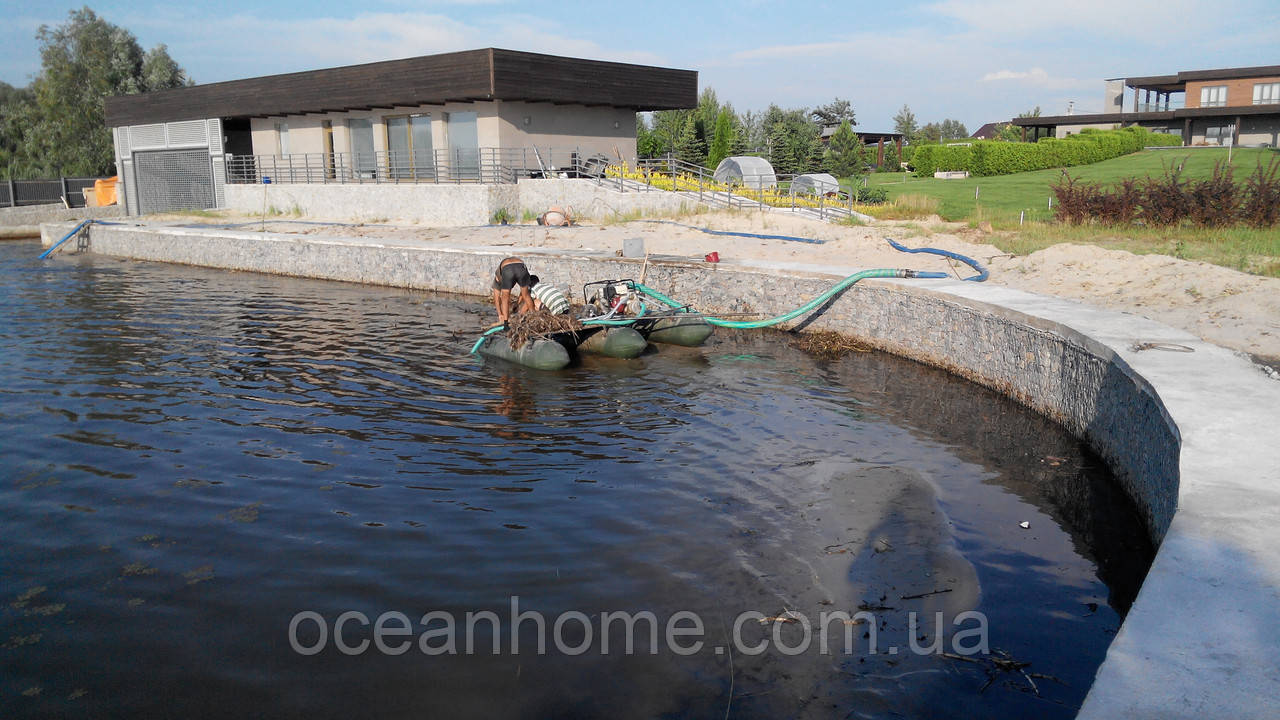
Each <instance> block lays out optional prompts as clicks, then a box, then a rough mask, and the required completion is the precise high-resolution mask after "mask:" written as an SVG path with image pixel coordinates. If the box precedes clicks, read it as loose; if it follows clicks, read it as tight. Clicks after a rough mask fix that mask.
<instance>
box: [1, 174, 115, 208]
mask: <svg viewBox="0 0 1280 720" xmlns="http://www.w3.org/2000/svg"><path fill="white" fill-rule="evenodd" d="M99 179H100V178H68V177H64V178H58V179H57V180H0V207H19V206H23V205H51V204H57V203H61V202H63V199H64V198H65V199H66V203H67V206H68V207H74V208H80V207H84V195H83V194H81V192H80V191H81V190H84V189H85V188H91V187H93V183H94V181H95V180H99Z"/></svg>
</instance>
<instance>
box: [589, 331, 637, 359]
mask: <svg viewBox="0 0 1280 720" xmlns="http://www.w3.org/2000/svg"><path fill="white" fill-rule="evenodd" d="M648 346H649V343H648V341H646V340H645V339H644V336H643V335H641V334H640V333H639V332H636V330H635V329H634V328H630V327H610V328H604V329H603V330H601V331H600V332H596V333H591V334H590V335H588V336H587V337H586V338H584V339H583V340H582V342H581V343H580V344H579V345H578V349H579V350H586V351H587V352H594V353H600V354H601V355H608V356H609V357H615V358H627V359H630V358H633V357H639V355H640V353H642V352H644V349H645V348H646V347H648Z"/></svg>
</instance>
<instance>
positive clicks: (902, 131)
mask: <svg viewBox="0 0 1280 720" xmlns="http://www.w3.org/2000/svg"><path fill="white" fill-rule="evenodd" d="M919 129H920V128H919V126H918V125H916V116H915V113H913V112H911V108H909V107H907V106H906V105H905V104H904V105H903V106H902V109H901V110H899V111H898V114H897V115H894V116H893V131H894V132H896V133H898V134H899V135H902V137H903V138H904V139H906V141H907V142H911V141H912V140H914V139H915V136H916V131H917V130H919Z"/></svg>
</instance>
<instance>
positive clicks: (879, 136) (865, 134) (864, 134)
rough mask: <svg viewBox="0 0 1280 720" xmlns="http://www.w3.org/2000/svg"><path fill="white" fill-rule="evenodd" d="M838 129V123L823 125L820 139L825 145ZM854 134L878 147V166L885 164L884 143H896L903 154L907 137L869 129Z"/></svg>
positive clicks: (863, 141)
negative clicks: (903, 145)
mask: <svg viewBox="0 0 1280 720" xmlns="http://www.w3.org/2000/svg"><path fill="white" fill-rule="evenodd" d="M838 129H839V126H838V125H825V126H823V128H822V133H821V134H820V135H819V136H818V139H819V140H821V141H822V144H823V145H830V144H831V136H832V135H835V134H836V130H838ZM853 134H854V135H856V136H858V140H859V141H860V142H861V143H862V144H863V145H874V146H875V148H876V161H875V164H876V165H877V166H879V165H882V164H884V145H885V143H886V142H887V143H889V144H890V145H896V146H897V148H898V153H899V154H901V153H902V143H903V142H904V141H905V139H906V138H905V137H904V136H903V134H902V133H896V132H869V131H862V130H854V131H853Z"/></svg>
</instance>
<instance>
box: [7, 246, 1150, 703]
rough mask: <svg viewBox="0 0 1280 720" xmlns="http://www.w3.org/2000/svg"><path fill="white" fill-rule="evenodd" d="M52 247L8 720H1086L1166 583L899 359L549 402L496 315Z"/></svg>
mask: <svg viewBox="0 0 1280 720" xmlns="http://www.w3.org/2000/svg"><path fill="white" fill-rule="evenodd" d="M38 252H39V248H38V246H37V245H35V244H33V243H26V242H19V243H14V242H10V243H0V342H2V344H0V452H2V456H0V460H2V462H3V469H2V470H0V477H3V481H2V482H0V508H2V509H3V513H4V521H3V523H0V593H2V597H0V643H2V647H0V716H3V717H6V718H37V717H50V716H61V717H107V716H112V717H228V716H260V717H284V716H301V715H308V716H312V717H406V718H407V717H414V718H422V717H485V718H492V717H522V718H541V717H552V716H554V717H605V716H607V717H622V718H630V717H634V718H652V717H713V716H714V717H724V716H725V715H726V712H728V714H729V715H730V716H732V717H738V718H750V717H759V718H766V717H767V718H773V717H806V718H807V717H815V718H816V717H823V718H825V717H921V718H923V717H946V716H951V717H991V718H1008V717H1030V716H1037V717H1071V716H1072V715H1073V714H1074V712H1075V710H1076V708H1078V706H1079V704H1080V702H1081V701H1082V700H1083V698H1084V695H1085V694H1086V692H1087V691H1088V688H1089V685H1090V683H1091V680H1092V677H1093V675H1094V673H1095V672H1096V670H1097V667H1098V665H1099V663H1100V662H1101V661H1102V658H1103V656H1104V654H1105V652H1106V648H1107V645H1108V644H1109V642H1110V640H1111V638H1112V636H1113V635H1114V633H1115V631H1116V630H1117V628H1118V626H1119V623H1120V620H1121V618H1122V617H1123V613H1124V611H1125V610H1126V609H1127V607H1128V605H1129V603H1130V602H1131V601H1132V599H1133V597H1134V595H1135V593H1136V589H1137V587H1138V585H1139V584H1140V582H1141V579H1142V576H1143V574H1144V573H1145V571H1146V568H1147V566H1148V565H1149V563H1150V558H1151V553H1152V551H1151V548H1150V546H1149V544H1148V543H1147V541H1146V540H1145V539H1144V537H1145V536H1144V533H1143V532H1142V530H1141V527H1140V525H1139V523H1138V521H1137V519H1136V516H1135V514H1134V513H1133V511H1132V509H1131V508H1130V507H1129V506H1128V505H1127V504H1126V503H1125V502H1124V501H1123V499H1122V498H1121V496H1120V494H1119V493H1118V492H1117V491H1115V489H1114V487H1113V481H1112V479H1111V478H1110V476H1109V475H1108V473H1107V471H1106V470H1105V468H1103V467H1102V465H1101V463H1100V461H1099V460H1098V458H1097V457H1095V456H1094V455H1092V454H1091V453H1090V452H1088V451H1087V449H1085V448H1084V447H1083V446H1082V445H1081V444H1080V443H1079V442H1077V441H1076V440H1074V439H1073V438H1071V437H1070V436H1068V435H1067V434H1066V433H1065V432H1063V431H1062V430H1061V429H1060V428H1058V427H1056V426H1054V425H1053V424H1051V423H1049V422H1048V421H1046V420H1044V419H1042V418H1040V417H1038V416H1036V415H1034V414H1031V413H1029V412H1028V411H1026V410H1025V409H1023V408H1021V407H1019V406H1017V405H1016V404H1014V403H1012V402H1010V401H1008V400H1006V399H1004V398H1002V397H1000V396H998V395H996V394H994V393H991V392H989V391H986V390H984V389H982V388H979V387H977V386H975V385H972V384H970V383H967V382H964V381H961V380H957V379H955V378H952V377H950V376H948V375H946V374H944V373H942V372H939V371H936V370H933V369H930V368H926V367H923V366H920V365H917V364H914V363H911V362H908V361H904V360H901V359H897V358H893V357H890V356H887V355H883V354H879V353H854V354H852V355H849V356H846V357H845V358H843V359H841V360H839V361H834V362H827V361H820V360H818V359H815V358H813V357H811V356H809V355H807V354H805V353H802V352H800V351H798V350H794V349H791V348H790V347H788V345H787V338H788V336H786V335H784V334H782V333H773V332H760V331H746V332H741V333H733V332H725V331H720V332H718V334H717V335H716V336H715V337H714V338H713V341H712V342H711V343H709V344H708V345H707V346H706V347H703V348H697V349H684V348H668V347H662V348H660V349H659V351H658V352H653V353H650V354H647V355H645V356H643V357H641V358H640V359H637V360H633V361H620V360H610V359H603V358H586V359H585V360H584V362H583V364H582V365H581V366H579V367H574V368H570V369H568V370H566V371H563V372H560V373H540V372H536V371H530V370H525V369H522V368H519V367H514V366H508V365H502V364H499V363H495V362H492V361H490V362H488V363H486V362H482V361H480V360H478V359H476V358H474V357H470V356H468V355H467V354H466V351H467V349H468V348H469V347H470V345H471V343H472V342H473V341H474V338H475V336H476V333H477V331H478V329H479V328H481V327H482V326H483V325H484V324H486V323H488V322H491V321H492V319H491V316H492V309H491V308H489V307H487V306H485V305H484V304H481V303H477V302H475V301H473V300H471V299H466V298H458V297H452V296H437V295H430V294H425V293H415V292H410V291H402V290H395V289H386V288H377V287H362V286H355V285H345V284H339V283H328V282H321V281H307V280H296V279H287V278H278V277H268V276H259V275H251V274H238V273H227V272H219V271H212V270H206V269H200V268H190V267H179V266H168V265H162V264H149V263H138V262H128V261H121V260H115V259H110V258H103V257H93V256H74V255H60V256H56V257H55V258H54V259H52V260H50V261H45V262H41V261H39V260H36V258H35V256H36V254H37V253H38ZM1023 522H1025V523H1029V527H1028V528H1026V529H1024V528H1023V527H1021V526H1020V523H1023ZM513 605H514V606H515V607H514V608H513ZM486 611H487V612H488V613H491V614H492V615H491V616H490V615H482V614H478V613H484V612H486ZM838 612H844V613H847V615H846V616H839V615H834V613H838ZM859 612H862V613H864V614H863V615H862V616H857V613H859ZM938 612H940V613H942V616H941V618H942V625H941V628H940V633H939V628H937V627H935V623H936V621H937V616H935V614H934V613H938ZM975 612H976V613H980V614H981V615H980V616H978V615H974V614H972V613H975ZM620 613H628V614H629V617H630V618H631V620H632V621H633V622H634V624H633V626H632V629H631V631H629V632H628V631H627V629H626V625H625V624H623V623H613V624H608V625H606V624H604V623H603V620H604V619H605V618H614V619H617V618H625V617H627V616H623V615H620ZM644 613H652V616H647V615H644ZM747 613H758V614H756V615H749V614H747ZM824 613H826V614H827V617H826V618H825V620H826V621H828V622H829V623H830V624H828V625H827V626H826V631H827V632H825V635H824V633H823V631H822V629H821V628H820V627H819V623H820V621H821V620H824V617H823V614H824ZM913 613H915V616H914V617H915V618H916V624H915V625H914V626H913V625H912V617H913V615H912V614H913ZM965 613H970V614H967V615H966V614H965ZM468 614H470V617H471V619H472V621H473V622H472V623H471V628H470V630H471V631H470V632H468V631H467V627H466V625H467V618H468ZM424 616H426V617H424ZM649 617H652V622H649V621H648V618H649ZM843 617H848V618H850V623H851V624H845V621H844V619H843ZM762 619H763V620H764V622H763V623H762V622H761V620H762ZM962 619H963V621H961V620H962ZM800 620H803V621H805V622H801V621H800ZM806 622H807V623H808V629H806V624H805V623H806ZM375 626H377V627H375ZM650 627H653V628H655V630H656V632H655V633H652V634H651V633H650V632H649V628H650ZM669 630H670V631H672V635H671V636H670V637H668V631H669ZM966 631H968V634H965V633H966ZM846 634H847V636H848V638H851V642H852V644H851V645H850V646H849V647H847V648H846V647H844V646H843V643H845V642H846ZM655 635H656V637H655ZM873 635H874V637H872V636H873ZM823 636H825V637H827V638H828V639H829V640H830V641H831V647H830V648H829V651H828V652H826V653H823V652H820V649H819V648H818V645H819V638H820V637H823ZM806 637H808V638H809V639H810V641H811V646H810V648H808V649H807V650H804V651H802V652H794V653H793V651H792V650H791V649H790V648H799V647H800V646H801V645H802V644H803V642H804V639H805V638H806ZM628 638H630V639H631V640H632V641H633V648H632V652H631V653H627V652H626V651H625V642H626V640H627V639H628ZM981 639H985V641H986V646H987V647H986V652H982V651H981V649H980V648H977V644H978V641H979V640H981ZM540 640H541V641H542V642H544V643H545V646H546V652H545V654H539V653H538V643H539V641H540ZM468 641H469V642H470V645H471V648H470V650H471V652H469V653H468V652H467V650H468V647H467V644H468ZM935 641H941V645H940V646H938V647H933V648H931V647H930V645H931V644H933V643H934V642H935ZM495 642H496V643H497V651H496V652H495V651H494V643H495ZM699 642H700V643H701V646H700V647H695V643H699ZM605 643H608V647H607V648H605V646H604V645H605ZM913 643H914V644H915V646H916V647H914V648H913V647H912V645H913ZM513 645H515V646H516V647H515V648H513V647H512V646H513ZM424 646H425V651H424ZM873 646H874V647H873ZM975 649H977V650H978V652H976V654H972V655H968V654H965V653H968V652H970V651H973V650H975ZM449 650H453V651H454V652H452V653H450V652H448V651H449ZM873 650H874V652H872V651H873ZM757 651H758V652H757ZM943 653H946V654H943ZM1020 663H1029V665H1026V666H1021V665H1020Z"/></svg>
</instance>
